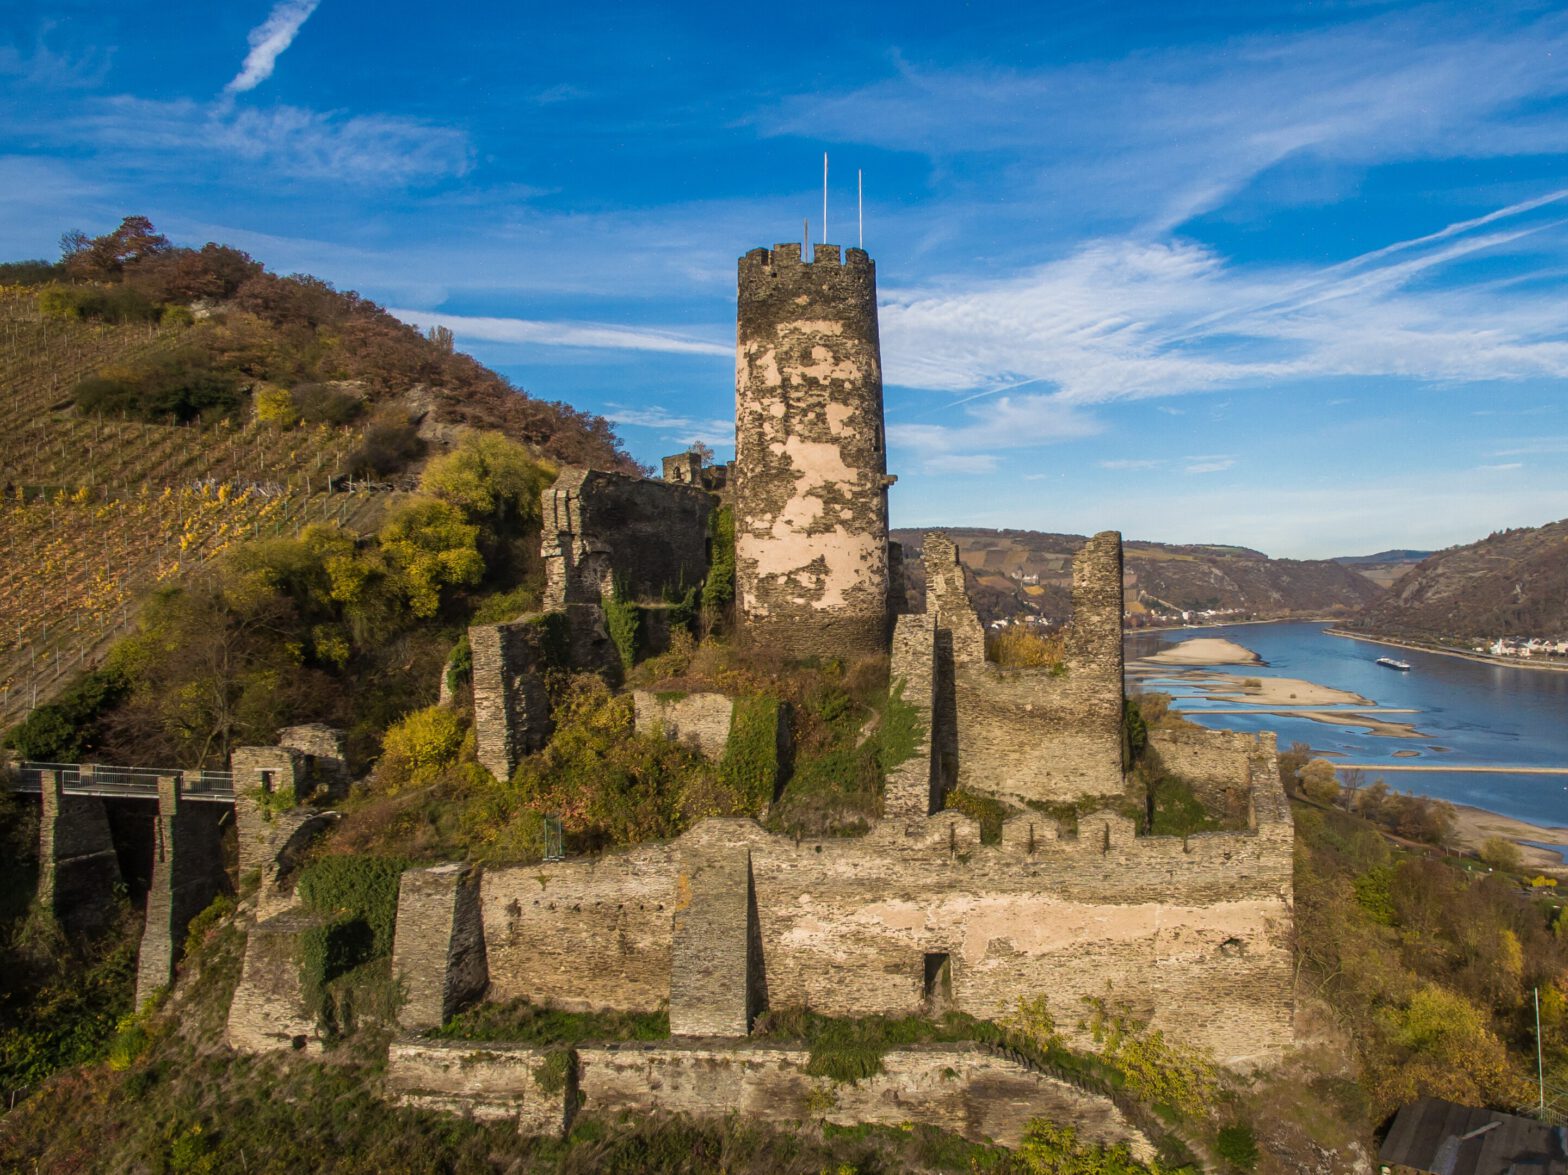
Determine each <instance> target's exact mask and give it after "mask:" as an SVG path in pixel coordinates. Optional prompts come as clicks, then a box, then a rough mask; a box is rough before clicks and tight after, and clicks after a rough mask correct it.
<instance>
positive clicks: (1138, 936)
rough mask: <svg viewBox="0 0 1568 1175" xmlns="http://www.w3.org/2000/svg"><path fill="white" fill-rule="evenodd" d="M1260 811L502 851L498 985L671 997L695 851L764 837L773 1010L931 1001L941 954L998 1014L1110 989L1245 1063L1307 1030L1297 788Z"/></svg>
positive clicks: (489, 881)
mask: <svg viewBox="0 0 1568 1175" xmlns="http://www.w3.org/2000/svg"><path fill="white" fill-rule="evenodd" d="M1275 787H1276V790H1277V788H1278V785H1277V783H1276V785H1275ZM1261 811H1262V812H1263V816H1262V818H1261V819H1260V823H1259V828H1258V831H1257V832H1256V833H1255V834H1249V833H1216V834H1206V835H1201V836H1193V837H1190V838H1187V839H1186V840H1185V841H1184V840H1183V839H1181V838H1171V837H1148V838H1143V837H1134V836H1133V826H1132V824H1131V822H1130V821H1127V820H1124V819H1121V818H1119V817H1115V816H1112V815H1108V814H1102V815H1095V816H1092V817H1084V818H1082V819H1081V820H1080V823H1079V830H1078V835H1077V836H1076V837H1075V838H1070V839H1069V838H1061V837H1058V835H1057V830H1056V826H1055V823H1054V822H1053V821H1050V820H1048V819H1046V818H1044V817H1039V818H1035V817H1020V818H1019V819H1017V820H1015V821H1012V822H1010V823H1009V825H1008V826H1007V827H1006V829H1005V830H1004V838H1003V843H1002V844H1001V845H1000V846H989V845H981V844H980V843H979V830H978V827H977V826H976V825H975V824H974V822H973V821H970V820H967V819H965V818H963V817H961V816H958V815H957V814H955V813H944V814H942V815H940V816H936V817H932V818H930V819H929V820H927V821H925V822H924V823H923V825H922V826H921V827H918V828H911V827H909V826H908V825H893V824H883V825H881V826H879V827H878V828H877V829H876V830H875V831H874V832H873V833H872V834H871V835H870V836H868V837H866V838H863V839H860V840H847V841H844V840H838V841H824V842H820V843H812V842H804V843H801V844H799V845H796V844H794V843H793V842H791V841H788V840H784V839H782V838H778V837H774V836H771V835H769V834H767V833H765V832H764V831H763V830H762V829H761V828H760V827H759V826H757V825H756V824H754V823H753V822H751V821H745V820H708V821H704V822H703V823H702V824H700V825H699V826H698V827H696V828H695V829H693V830H692V831H690V832H688V833H687V834H686V835H685V836H684V837H682V838H681V839H680V840H679V841H676V842H674V843H673V844H671V845H650V846H644V847H640V848H637V849H633V850H630V851H628V852H626V853H622V854H618V855H616V856H614V857H605V858H600V859H596V860H591V861H564V862H555V863H545V864H540V865H530V866H526V867H518V868H508V869H495V870H491V871H489V872H487V873H486V875H485V877H484V880H483V883H482V903H481V904H482V911H483V916H484V926H485V938H486V947H487V951H488V955H489V959H490V972H491V983H492V986H491V995H492V998H495V999H498V1000H499V999H506V998H510V997H513V996H519V995H526V996H530V997H532V998H534V999H539V1000H544V1001H548V1002H551V1003H556V1004H559V1005H561V1006H563V1007H568V1008H578V1009H581V1008H592V1007H602V1008H619V1009H624V1010H642V1011H646V1010H651V1009H654V1008H656V1007H658V1006H659V1005H660V1004H662V1003H664V1002H665V1001H666V1000H668V999H669V998H670V995H671V984H670V972H671V966H672V943H673V935H674V930H673V926H672V917H673V914H674V912H675V908H676V906H677V905H678V903H679V902H680V901H681V900H682V895H683V894H689V892H690V885H691V879H690V877H689V876H688V875H687V874H686V873H685V872H684V871H683V868H682V861H683V854H689V853H691V852H692V851H694V850H701V849H703V848H704V847H705V846H710V847H712V846H716V847H719V848H722V849H723V850H724V851H726V852H739V851H741V850H742V849H746V850H749V854H750V865H751V873H752V878H753V886H754V891H755V895H756V920H757V927H758V943H757V946H756V949H757V950H759V951H760V983H759V985H758V986H759V989H760V990H761V991H762V992H763V993H765V998H766V1003H767V1006H769V1007H788V1006H792V1005H801V1004H805V1005H809V1006H810V1007H812V1008H814V1009H816V1010H819V1011H822V1012H826V1013H831V1014H837V1015H865V1014H870V1013H883V1014H887V1015H905V1014H911V1013H918V1012H919V1011H921V1009H922V1006H923V1004H924V1001H925V995H926V993H925V991H924V981H925V974H926V961H927V960H926V956H927V955H928V954H946V955H948V956H949V959H950V963H951V977H952V997H951V1004H950V1006H951V1007H953V1008H955V1009H957V1010H960V1011H965V1012H970V1013H972V1014H974V1015H976V1016H982V1017H995V1016H999V1015H1002V1014H1005V1013H1006V1012H1007V1011H1009V1010H1010V1009H1011V1008H1013V1007H1014V1005H1015V1003H1016V1001H1017V999H1018V997H1019V996H1026V997H1027V996H1032V995H1035V994H1043V995H1045V996H1047V998H1048V999H1049V1001H1050V1005H1051V1007H1052V1008H1053V1009H1054V1010H1055V1011H1056V1012H1057V1014H1058V1017H1059V1020H1060V1021H1061V1022H1063V1023H1064V1024H1070V1023H1071V1022H1073V1021H1074V1020H1076V1018H1077V1016H1078V1014H1079V1012H1080V1011H1081V1000H1082V998H1083V997H1086V996H1104V995H1106V994H1107V991H1108V990H1109V991H1110V992H1112V993H1114V994H1116V995H1118V996H1120V997H1123V998H1125V999H1126V1000H1128V1001H1129V1002H1130V1003H1131V1004H1132V1006H1133V1007H1134V1009H1135V1010H1137V1011H1139V1012H1141V1013H1144V1014H1148V1015H1150V1016H1152V1017H1153V1022H1154V1024H1155V1025H1156V1026H1157V1027H1160V1028H1163V1029H1165V1030H1166V1031H1167V1032H1169V1033H1170V1034H1171V1035H1172V1036H1173V1037H1175V1038H1177V1039H1180V1040H1185V1041H1189V1042H1192V1043H1196V1044H1199V1045H1203V1046H1205V1047H1208V1048H1210V1049H1212V1050H1214V1052H1215V1053H1216V1054H1217V1055H1218V1056H1219V1057H1220V1058H1221V1059H1222V1060H1224V1061H1226V1062H1227V1063H1231V1064H1236V1065H1246V1064H1251V1063H1263V1062H1266V1061H1269V1060H1271V1059H1273V1058H1274V1057H1276V1056H1277V1055H1278V1054H1279V1052H1280V1051H1281V1050H1282V1049H1283V1048H1284V1047H1285V1046H1286V1045H1287V1044H1288V1043H1289V1041H1290V1039H1291V954H1290V927H1291V913H1290V901H1291V840H1292V830H1291V826H1290V823H1289V811H1288V807H1285V806H1284V805H1283V799H1282V797H1281V804H1280V805H1277V806H1276V807H1275V808H1272V809H1271V808H1269V807H1267V806H1266V805H1265V806H1264V807H1263V808H1262V809H1261ZM716 949H720V950H722V952H723V955H722V957H724V958H727V959H728V961H729V963H728V965H729V966H730V967H731V969H732V970H731V978H732V981H733V980H738V979H739V977H742V976H744V975H745V974H746V973H747V970H748V968H749V967H750V966H751V965H752V964H751V963H750V962H749V961H748V959H749V956H748V949H749V948H747V949H743V948H742V946H741V945H740V944H739V939H738V938H737V937H735V936H731V938H729V939H728V940H726V944H725V945H724V946H722V948H716ZM708 963H709V964H713V963H714V959H713V957H712V955H711V954H710V956H709V958H708Z"/></svg>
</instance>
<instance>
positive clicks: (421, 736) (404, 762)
mask: <svg viewBox="0 0 1568 1175" xmlns="http://www.w3.org/2000/svg"><path fill="white" fill-rule="evenodd" d="M462 745H463V727H462V724H461V723H460V722H459V721H458V719H457V715H456V714H454V713H452V711H450V710H448V709H446V708H445V707H443V706H427V707H426V708H425V709H423V710H415V711H414V712H413V713H412V714H410V715H408V716H407V717H406V718H404V719H403V720H402V721H401V722H398V723H397V724H396V725H394V726H392V727H389V728H388V730H387V733H386V735H385V737H384V738H383V739H382V740H381V760H380V762H378V763H377V764H376V771H375V778H374V786H375V788H376V790H377V791H382V792H386V793H388V794H393V795H395V794H396V793H397V792H400V791H402V790H404V789H405V788H409V787H424V786H427V785H429V784H431V783H433V782H435V779H436V777H437V776H438V775H440V774H441V772H443V771H444V770H446V769H447V768H448V767H450V766H452V764H454V763H456V762H457V753H458V751H459V750H460V749H461V748H462Z"/></svg>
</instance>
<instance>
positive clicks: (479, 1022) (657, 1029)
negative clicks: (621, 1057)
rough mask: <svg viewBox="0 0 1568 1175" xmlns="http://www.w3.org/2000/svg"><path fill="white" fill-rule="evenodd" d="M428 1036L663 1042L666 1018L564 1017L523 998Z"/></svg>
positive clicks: (486, 1007)
mask: <svg viewBox="0 0 1568 1175" xmlns="http://www.w3.org/2000/svg"><path fill="white" fill-rule="evenodd" d="M429 1035H430V1036H432V1037H435V1038H437V1039H440V1040H482V1041H506V1042H508V1043H511V1044H550V1045H566V1046H571V1045H575V1044H578V1043H580V1042H582V1041H585V1040H667V1039H669V1035H670V1014H669V1013H668V1012H667V1011H658V1012H564V1011H562V1010H560V1009H559V1008H552V1007H549V1006H548V1005H545V1004H536V1003H534V1002H533V1001H532V1000H529V999H528V998H527V997H521V998H518V999H514V1000H508V1001H506V1002H504V1003H494V1004H480V1005H479V1006H478V1007H476V1008H471V1009H469V1010H468V1011H466V1012H459V1013H458V1014H457V1015H456V1016H453V1017H452V1019H450V1020H448V1021H447V1022H446V1024H445V1025H443V1026H442V1027H440V1028H437V1029H434V1030H432V1031H431V1032H430V1033H429Z"/></svg>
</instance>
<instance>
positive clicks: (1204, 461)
mask: <svg viewBox="0 0 1568 1175" xmlns="http://www.w3.org/2000/svg"><path fill="white" fill-rule="evenodd" d="M1235 464H1236V458H1234V457H1226V456H1213V457H1188V458H1187V464H1186V465H1184V466H1183V467H1182V472H1183V473H1224V472H1225V470H1227V469H1229V468H1230V467H1231V466H1233V465H1235Z"/></svg>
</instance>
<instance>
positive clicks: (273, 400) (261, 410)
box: [253, 384, 299, 428]
mask: <svg viewBox="0 0 1568 1175" xmlns="http://www.w3.org/2000/svg"><path fill="white" fill-rule="evenodd" d="M253 402H254V404H255V406H256V419H257V420H259V421H260V422H261V423H262V424H270V425H272V426H273V427H274V428H293V427H294V426H295V425H296V424H298V423H299V412H298V411H297V410H296V409H295V407H294V396H293V393H291V392H290V391H289V390H288V389H287V388H280V387H278V386H277V385H276V384H262V385H261V386H260V387H258V388H257V389H256V391H255V394H254V396H253Z"/></svg>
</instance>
